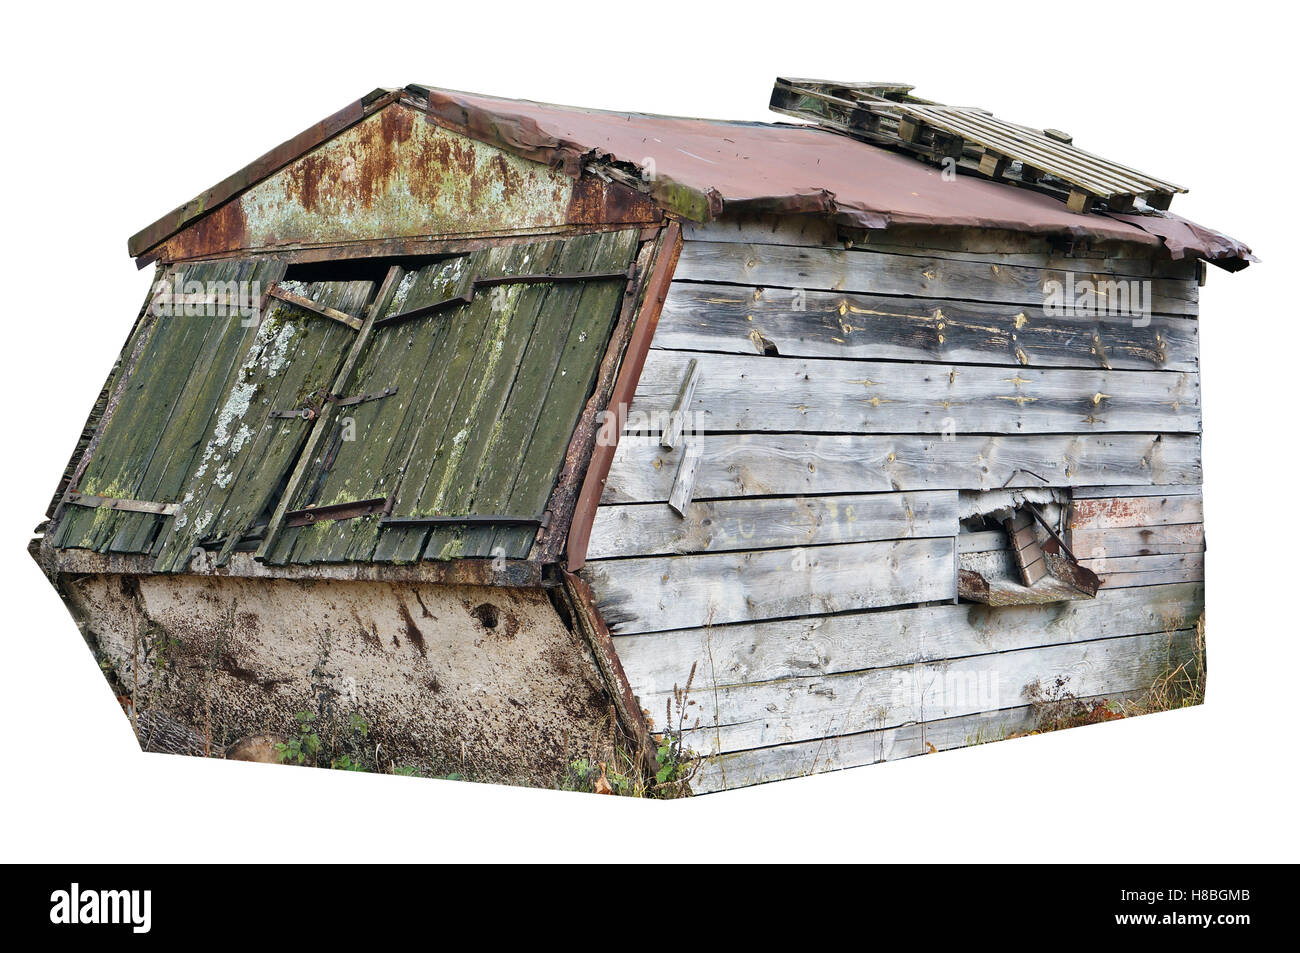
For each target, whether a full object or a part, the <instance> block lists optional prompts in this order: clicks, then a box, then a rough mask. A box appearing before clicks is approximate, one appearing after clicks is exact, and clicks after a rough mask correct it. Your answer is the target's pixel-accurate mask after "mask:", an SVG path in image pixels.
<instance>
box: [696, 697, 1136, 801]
mask: <svg viewBox="0 0 1300 953" xmlns="http://www.w3.org/2000/svg"><path fill="white" fill-rule="evenodd" d="M1141 694H1142V692H1140V691H1138V692H1111V693H1108V694H1106V695H1105V696H1092V697H1090V698H1086V699H1080V701H1083V702H1085V703H1087V704H1096V703H1099V702H1103V701H1108V702H1122V701H1125V700H1127V699H1130V698H1136V697H1140V696H1141ZM1037 727H1038V716H1037V714H1036V713H1035V711H1034V709H1033V708H1032V707H1031V706H1029V705H1020V706H1017V707H1015V708H1004V709H1001V710H999V711H989V712H980V713H979V714H975V715H963V716H961V717H958V718H941V719H937V720H934V721H923V722H918V723H914V724H910V725H899V726H898V727H896V728H885V729H882V730H879V731H863V732H858V733H857V734H852V735H841V736H839V737H835V738H818V739H816V740H814V741H800V742H795V743H793V744H787V745H776V746H773V747H770V748H757V749H754V750H750V751H734V752H730V753H728V754H723V755H718V756H716V757H713V758H705V759H702V760H701V761H700V763H699V767H698V768H697V769H696V773H695V775H694V776H693V777H692V779H691V791H692V792H693V793H695V794H708V793H711V792H715V791H724V790H729V789H733V788H742V787H748V786H749V785H753V784H763V783H765V782H768V781H779V780H782V779H785V778H797V777H804V776H806V775H810V774H819V773H821V772H824V771H839V770H843V769H845V768H855V767H861V766H863V765H868V764H876V763H879V762H881V761H897V760H899V759H901V758H911V757H914V756H916V755H922V754H932V753H934V752H937V751H947V750H950V749H953V748H962V747H966V746H967V745H977V744H987V743H988V742H991V741H1002V740H1004V739H1007V738H1011V737H1013V736H1016V735H1021V734H1027V733H1029V732H1031V731H1034V730H1035V729H1036V728H1037Z"/></svg>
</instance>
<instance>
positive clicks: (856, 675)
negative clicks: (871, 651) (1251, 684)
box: [641, 629, 1195, 755]
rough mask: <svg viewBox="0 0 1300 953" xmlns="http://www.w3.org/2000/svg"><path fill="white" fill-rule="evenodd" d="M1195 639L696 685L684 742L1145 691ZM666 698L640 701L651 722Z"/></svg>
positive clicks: (712, 746)
mask: <svg viewBox="0 0 1300 953" xmlns="http://www.w3.org/2000/svg"><path fill="white" fill-rule="evenodd" d="M1194 636H1195V632H1194V631H1193V630H1190V629H1183V630H1179V631H1177V632H1173V633H1164V632H1160V633H1152V634H1147V635H1136V636H1124V637H1120V638H1114V639H1101V640H1096V641H1090V642H1076V643H1069V644H1066V645H1053V646H1047V647H1039V648H1031V649H1022V650H1019V651H1012V652H1000V653H996V654H993V655H984V656H976V657H973V658H969V659H958V660H954V661H949V662H940V663H926V664H920V665H909V666H902V667H897V668H887V669H871V670H868V671H865V672H853V673H849V674H844V675H831V676H816V677H811V678H793V679H785V680H782V681H777V682H760V683H757V684H749V685H736V686H729V687H720V688H716V689H715V688H714V687H713V686H712V685H710V684H709V683H708V680H707V678H705V679H704V680H703V681H702V680H701V679H700V677H699V676H698V675H697V678H696V683H695V689H694V691H693V692H692V698H694V699H695V701H696V705H695V706H693V707H692V708H691V711H692V712H693V713H696V714H695V715H694V717H698V718H699V724H700V727H699V728H697V729H695V730H693V731H688V732H686V741H687V744H688V745H689V746H690V747H691V748H692V749H693V750H694V751H695V752H696V753H697V754H701V755H710V754H715V753H720V752H725V751H741V750H745V749H749V748H760V747H766V746H768V745H776V744H789V743H791V742H796V741H807V740H810V739H814V738H827V737H831V736H834V735H844V734H853V733H856V732H860V731H874V730H880V729H884V728H890V727H894V726H897V725H902V724H906V723H908V722H920V721H928V720H933V719H938V718H955V717H959V716H962V715H973V714H975V713H977V712H982V711H993V710H996V709H1000V708H1009V707H1014V706H1016V705H1019V704H1022V703H1024V702H1026V701H1028V700H1029V699H1028V698H1027V695H1028V694H1029V692H1030V690H1031V687H1032V686H1033V685H1034V684H1035V683H1038V684H1039V685H1040V686H1042V687H1044V688H1047V687H1049V686H1050V687H1051V689H1049V690H1055V689H1056V685H1057V680H1058V679H1059V680H1060V683H1059V685H1060V687H1059V691H1061V692H1069V693H1070V694H1073V695H1076V696H1079V697H1084V696H1089V695H1105V694H1109V693H1111V692H1123V691H1135V690H1140V689H1142V688H1144V687H1149V686H1150V685H1151V684H1152V683H1153V682H1154V681H1155V680H1156V678H1158V677H1159V676H1160V675H1161V674H1162V673H1163V672H1165V671H1168V670H1169V668H1171V667H1172V666H1173V665H1176V664H1179V663H1181V662H1182V661H1185V660H1186V659H1187V658H1188V657H1190V655H1191V651H1192V642H1193V639H1194ZM668 697H669V696H667V695H664V696H658V695H655V696H650V697H649V698H646V697H642V698H641V703H642V704H643V705H644V706H645V707H647V708H648V709H649V710H650V711H651V712H654V711H662V710H663V709H664V706H665V704H666V700H667V698H668Z"/></svg>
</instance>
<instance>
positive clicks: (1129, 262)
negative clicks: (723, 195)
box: [682, 215, 1196, 279]
mask: <svg viewBox="0 0 1300 953" xmlns="http://www.w3.org/2000/svg"><path fill="white" fill-rule="evenodd" d="M682 236H683V237H684V238H685V239H686V240H687V241H709V242H748V243H753V244H758V245H825V246H840V245H842V241H841V238H840V235H839V234H838V230H837V229H836V227H835V225H834V224H833V223H831V222H829V221H827V220H826V219H824V218H818V217H816V216H810V215H783V216H771V215H764V216H744V217H736V218H728V217H724V218H722V219H720V220H716V221H712V222H683V223H682ZM854 244H855V245H856V246H857V247H858V248H863V249H868V250H870V251H876V252H885V253H888V254H893V255H912V256H917V255H925V256H931V257H934V258H950V259H955V260H957V261H975V262H985V263H991V264H1013V265H1029V266H1031V267H1035V268H1057V269H1061V270H1064V271H1075V272H1080V273H1085V274H1091V273H1104V274H1113V275H1125V276H1132V277H1139V278H1152V277H1162V278H1182V279H1195V278H1196V262H1195V261H1191V260H1187V259H1183V260H1181V261H1173V260H1171V259H1170V258H1169V255H1168V253H1167V252H1164V251H1157V250H1153V249H1150V248H1143V247H1139V246H1136V245H1131V244H1125V245H1117V246H1115V245H1113V246H1111V248H1110V249H1105V250H1103V249H1100V248H1097V249H1093V250H1091V251H1088V252H1084V253H1073V254H1067V253H1066V252H1065V251H1064V250H1063V244H1062V242H1061V240H1060V239H1059V238H1053V237H1049V236H1044V235H1030V234H1027V233H1025V232H1012V231H1006V230H993V229H970V228H934V227H931V226H926V227H917V226H897V227H894V228H888V229H883V230H876V229H872V230H868V231H866V232H864V233H859V234H858V236H857V237H856V238H855V240H854ZM1115 249H1118V250H1115Z"/></svg>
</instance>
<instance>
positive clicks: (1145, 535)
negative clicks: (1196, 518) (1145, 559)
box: [1068, 523, 1205, 560]
mask: <svg viewBox="0 0 1300 953" xmlns="http://www.w3.org/2000/svg"><path fill="white" fill-rule="evenodd" d="M1068 542H1069V544H1070V549H1071V551H1072V552H1073V553H1074V555H1075V558H1076V559H1081V560H1084V559H1102V558H1105V557H1115V556H1156V555H1166V554H1170V553H1199V552H1201V551H1202V550H1204V549H1205V526H1204V525H1203V524H1201V523H1179V524H1174V525H1168V526H1126V527H1120V528H1118V529H1089V530H1076V531H1074V532H1072V533H1070V535H1069V539H1068Z"/></svg>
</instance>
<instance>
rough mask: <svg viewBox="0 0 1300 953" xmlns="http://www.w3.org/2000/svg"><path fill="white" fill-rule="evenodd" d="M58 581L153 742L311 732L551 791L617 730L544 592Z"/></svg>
mask: <svg viewBox="0 0 1300 953" xmlns="http://www.w3.org/2000/svg"><path fill="white" fill-rule="evenodd" d="M61 588H62V589H63V590H64V592H65V594H66V597H67V602H68V605H69V607H70V609H71V610H72V612H73V614H74V616H75V617H77V620H78V622H79V624H80V625H81V628H82V631H83V634H84V635H85V636H86V637H87V640H88V641H89V642H90V643H91V646H92V648H93V649H95V651H96V652H97V654H98V655H99V656H100V659H101V663H102V665H103V667H104V669H105V672H106V674H107V675H108V677H109V680H110V682H111V683H112V684H113V686H114V688H115V690H116V691H117V692H118V693H119V695H120V696H121V699H122V701H123V705H124V707H125V708H127V709H128V711H133V712H134V714H135V716H136V718H137V721H138V725H139V733H140V735H141V737H142V743H143V744H145V745H146V747H152V748H155V749H162V750H172V751H180V752H182V753H193V754H209V755H212V756H222V755H225V756H227V757H240V758H252V759H258V760H279V756H278V755H277V753H276V751H275V749H274V747H273V746H274V744H275V743H277V742H279V743H283V742H285V741H288V740H291V739H293V738H295V737H298V738H303V737H305V736H307V735H311V734H314V735H315V736H316V738H317V740H318V741H319V744H320V750H319V751H318V752H317V753H315V754H314V755H312V756H310V757H308V758H307V760H308V761H309V762H311V761H314V762H317V763H319V764H321V765H322V766H329V765H330V764H331V762H334V763H335V765H336V766H339V765H347V764H354V765H360V766H362V767H364V768H365V769H366V770H379V771H391V770H394V769H396V770H399V771H401V770H405V771H410V770H412V769H414V770H415V771H416V772H418V773H420V774H424V775H431V776H445V775H448V774H458V775H461V776H463V777H466V778H468V779H471V780H483V781H497V782H507V783H524V784H535V785H540V786H552V785H555V784H556V783H558V782H559V780H560V779H561V778H562V777H563V775H564V772H565V770H566V767H567V765H568V764H569V762H570V761H571V760H572V759H573V758H575V757H579V756H583V755H585V754H586V752H588V751H589V750H590V748H591V746H592V745H593V743H596V742H595V739H601V738H604V739H608V738H609V736H610V730H611V729H610V702H609V696H608V694H607V693H606V691H605V688H604V685H603V682H602V680H601V676H600V674H599V670H598V669H597V667H596V665H595V662H594V660H593V659H592V657H591V653H590V651H589V649H588V647H587V646H586V644H585V642H584V641H583V639H582V637H581V635H580V634H579V633H577V632H574V631H570V628H569V627H568V624H567V622H566V620H565V619H563V618H562V617H561V615H560V613H559V612H558V611H557V610H556V608H555V607H554V606H553V605H552V603H551V601H550V599H549V598H548V596H547V595H546V593H545V592H544V591H542V590H536V589H503V588H500V587H495V588H486V587H472V586H439V585H433V584H422V583H387V582H338V581H330V582H317V581H297V580H286V579H239V578H231V577H199V576H127V575H109V574H104V575H89V576H64V577H62V579H61ZM308 716H311V718H310V720H308ZM151 736H156V738H152V737H151Z"/></svg>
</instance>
